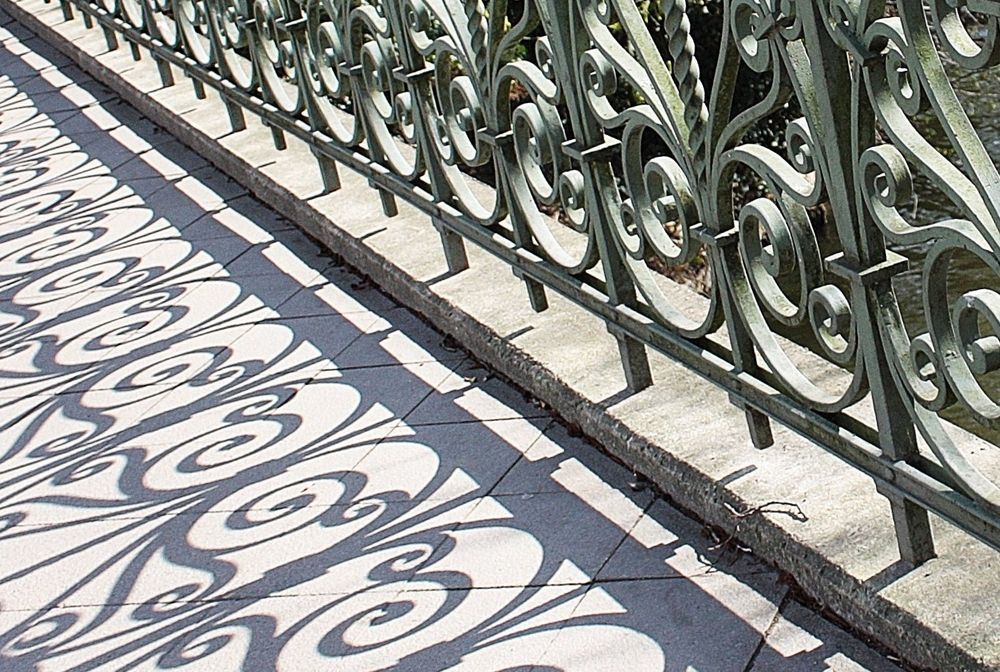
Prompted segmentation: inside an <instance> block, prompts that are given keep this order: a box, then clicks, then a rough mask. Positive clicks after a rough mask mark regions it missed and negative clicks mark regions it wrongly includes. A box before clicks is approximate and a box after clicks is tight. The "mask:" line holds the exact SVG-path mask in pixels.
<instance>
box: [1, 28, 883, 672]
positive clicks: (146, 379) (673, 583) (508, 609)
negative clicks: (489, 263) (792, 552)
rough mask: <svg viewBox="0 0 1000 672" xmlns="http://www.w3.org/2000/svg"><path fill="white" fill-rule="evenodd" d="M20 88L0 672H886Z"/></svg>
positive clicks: (751, 567)
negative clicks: (186, 671) (869, 668)
mask: <svg viewBox="0 0 1000 672" xmlns="http://www.w3.org/2000/svg"><path fill="white" fill-rule="evenodd" d="M11 30H16V29H11ZM0 49H3V50H6V46H5V47H4V48H0ZM3 50H0V57H2V58H3V59H4V62H5V63H8V62H14V63H22V61H19V59H14V58H12V56H11V54H10V53H9V52H8V53H6V54H4V53H3ZM50 58H52V59H53V60H55V59H56V57H55V56H54V55H52V56H50ZM38 82H39V80H38V78H37V76H31V75H30V73H27V76H26V79H25V80H17V81H15V82H14V83H13V85H12V84H11V83H9V82H8V83H0V86H2V87H3V88H0V100H2V102H0V115H2V116H0V146H2V148H3V149H2V152H0V184H2V185H3V188H2V189H3V190H2V193H0V372H2V373H0V396H2V397H3V413H2V425H0V445H3V447H4V449H3V454H2V456H0V549H2V550H0V667H2V668H3V669H4V670H9V671H11V672H13V671H15V670H37V669H56V668H58V669H74V670H85V669H98V668H101V669H105V668H114V669H134V668H142V669H150V668H155V669H168V668H175V667H185V666H189V665H190V666H194V667H196V668H197V669H213V670H216V669H254V670H264V669H319V668H318V667H317V666H318V665H324V666H332V667H326V668H325V669H352V670H360V669H390V668H391V669H400V670H402V669H408V670H433V669H445V668H451V667H452V666H455V667H456V668H458V669H469V670H484V669H498V670H499V669H503V670H507V672H513V671H514V670H526V669H529V668H530V669H536V670H539V669H540V670H571V669H574V670H575V669H580V667H581V666H584V665H585V664H586V665H591V666H594V669H628V668H629V667H635V668H636V669H644V670H645V669H669V670H682V669H698V670H728V669H732V670H737V669H744V667H745V666H747V663H748V661H751V660H753V661H755V663H756V664H757V667H755V668H754V669H793V667H794V668H796V669H798V667H799V666H801V668H802V669H812V667H813V666H814V665H817V664H825V663H824V661H832V660H833V659H835V658H844V657H846V656H850V655H857V656H859V661H863V662H865V663H866V664H871V665H876V666H877V665H879V664H880V663H879V662H878V660H877V659H873V658H871V657H870V652H867V653H866V652H864V651H861V652H860V653H859V652H852V651H850V646H849V645H848V644H845V643H844V642H846V641H847V639H846V638H843V636H842V635H837V634H835V633H834V630H833V628H831V627H830V626H829V625H825V624H823V622H822V621H821V620H820V619H818V618H817V617H816V616H815V615H814V614H811V613H810V612H808V611H807V610H805V609H802V608H800V607H797V606H796V605H794V604H791V606H790V607H789V608H788V609H787V610H783V612H782V615H780V616H779V614H778V608H779V604H783V605H788V604H789V601H788V599H786V596H787V594H788V588H787V586H785V585H783V584H782V582H781V579H780V577H779V576H778V575H777V574H776V573H775V572H774V571H773V570H771V569H770V568H768V567H766V566H764V565H761V564H759V563H758V562H757V561H755V560H753V559H752V558H750V557H749V556H743V555H741V554H739V553H738V552H737V551H734V550H733V549H732V548H728V547H723V548H715V542H714V541H713V540H712V539H710V538H708V537H706V536H705V535H704V534H703V531H702V530H701V529H700V528H699V526H698V525H696V524H694V523H693V522H692V521H690V520H689V519H687V518H685V517H684V516H683V515H681V514H679V513H678V512H677V511H676V510H674V509H672V508H671V507H670V506H669V504H667V503H665V502H663V501H662V500H657V499H656V498H655V497H654V496H653V495H652V493H650V492H649V491H641V492H633V491H631V490H630V489H629V488H628V487H627V481H628V476H629V474H628V472H626V471H625V470H624V469H622V468H621V467H619V466H618V465H616V464H615V463H613V462H611V461H610V460H609V459H607V458H606V457H604V456H602V455H601V454H600V453H598V452H597V451H593V450H589V449H587V448H586V447H585V446H584V445H583V444H582V442H581V441H580V440H578V439H575V438H573V437H571V436H570V435H569V434H568V433H567V432H566V430H565V429H564V428H562V427H561V426H560V425H558V424H557V423H553V422H552V421H551V419H550V418H548V417H547V416H546V415H545V413H543V412H541V411H539V410H538V409H537V408H535V407H533V406H532V405H531V404H530V403H529V402H528V401H527V400H525V399H522V398H520V396H519V395H518V394H517V393H515V392H513V391H511V389H510V388H508V387H507V386H506V385H504V384H503V383H501V382H499V381H497V380H496V379H489V378H488V374H487V373H486V372H484V371H483V370H480V369H477V368H476V365H475V364H474V362H472V361H471V360H469V359H467V358H465V356H464V355H463V354H461V353H457V352H454V351H451V350H449V349H447V348H444V347H442V346H441V345H440V336H438V335H437V334H435V333H434V332H432V331H431V330H430V329H429V328H427V327H425V326H422V325H421V323H420V322H419V320H417V319H416V318H415V317H414V316H412V315H411V314H409V313H407V312H406V311H405V310H404V309H401V308H395V307H393V306H392V305H391V304H390V303H389V302H388V300H387V299H385V298H384V297H383V296H381V295H380V294H378V293H377V292H376V291H375V290H372V289H370V288H366V287H364V286H363V281H361V280H360V279H359V278H357V277H355V276H352V275H351V273H350V272H349V271H347V270H344V269H341V268H339V267H337V266H336V264H335V263H332V262H331V260H329V259H325V258H323V257H322V256H321V255H320V254H318V252H317V251H316V250H315V249H310V247H309V244H308V241H307V240H306V239H305V238H304V237H303V236H301V234H299V233H297V232H296V231H294V230H292V229H291V228H289V227H287V225H285V224H283V223H282V222H281V221H280V219H277V218H275V217H274V216H273V214H267V213H266V211H265V210H264V209H263V208H261V207H260V206H259V205H257V204H255V203H254V202H253V200H252V199H250V198H248V197H246V196H243V195H242V190H241V189H240V188H238V187H236V186H235V185H233V184H227V183H226V182H225V181H224V180H221V181H220V180H219V178H218V175H217V174H215V173H213V172H211V170H209V169H206V168H205V166H204V164H203V162H202V161H201V160H200V159H197V158H195V157H194V156H193V155H191V154H190V153H188V152H186V151H183V150H181V149H180V148H178V147H176V146H175V145H174V144H173V141H171V140H170V139H169V138H166V137H163V136H162V135H158V134H157V133H156V132H155V129H154V128H153V127H152V126H151V125H150V124H148V123H145V122H144V121H143V120H141V119H139V118H136V117H134V116H133V117H130V118H127V120H126V125H124V126H115V127H114V128H111V129H108V128H102V122H97V123H95V122H92V121H88V119H89V117H88V115H89V114H90V113H94V116H95V117H99V118H100V119H102V120H105V119H106V117H105V116H104V113H103V112H102V111H103V110H105V109H107V108H108V107H114V106H115V105H114V104H113V103H111V104H107V101H109V100H110V98H111V96H110V93H109V92H107V91H104V90H101V89H100V88H99V87H96V88H95V87H94V86H93V85H91V84H80V85H79V86H77V85H75V84H74V85H73V86H74V88H73V91H74V93H75V94H78V95H79V94H80V92H81V91H83V92H86V93H88V94H90V95H91V96H93V97H94V98H95V101H96V100H103V101H105V102H104V103H101V104H98V103H97V102H95V103H94V104H93V105H91V106H89V107H86V108H83V109H76V106H77V105H78V103H76V102H72V101H69V102H70V104H67V101H68V99H67V98H65V97H64V96H62V95H55V96H41V97H39V100H41V101H42V103H41V104H37V103H36V102H34V100H33V99H32V98H31V97H29V96H24V95H19V94H18V93H17V92H18V91H23V90H24V89H25V88H30V86H31V83H38ZM81 87H82V88H81ZM42 88H43V89H44V88H45V87H42ZM50 112H51V113H52V115H53V116H54V117H55V118H56V119H57V120H58V121H57V122H56V123H55V125H54V126H52V125H47V124H48V123H49V122H48V121H47V120H50V119H51V117H49V116H48V115H49V113H50ZM62 112H67V114H65V115H63V114H61V113H62ZM115 114H121V115H128V114H132V115H134V114H135V113H134V112H131V111H129V110H128V108H125V107H118V109H117V110H116V113H115ZM67 129H72V132H67ZM116 130H117V131H118V134H119V135H118V136H116V134H115V131H116ZM119 137H120V138H128V140H127V141H125V140H119V139H118V138H119ZM77 140H80V141H81V142H82V147H81V145H80V144H77V142H76V141H77ZM84 140H85V142H84ZM137 148H138V149H137ZM137 151H145V152H146V154H141V155H140V156H138V160H139V161H140V163H136V161H137V158H136V152H137ZM144 156H145V159H143V157H144ZM123 157H127V158H126V159H125V160H123ZM154 159H155V162H154ZM154 163H155V166H158V167H154ZM109 166H114V168H112V169H111V170H110V171H109V170H108V167H109ZM164 166H167V167H168V168H166V169H165V168H164ZM163 170H166V172H165V173H164V172H157V171H163ZM129 171H132V173H131V175H132V176H131V177H129V178H124V177H122V176H125V175H129V174H130V172H129ZM170 171H175V172H170ZM226 227H229V228H226ZM303 260H305V261H303ZM352 285H353V286H352ZM470 380H471V382H470ZM497 549H502V553H503V554H502V555H500V554H499V553H498V551H497ZM764 633H767V634H768V635H769V636H768V638H767V639H766V640H765V639H764ZM827 635H829V639H827ZM581 655H585V656H587V658H588V659H586V660H582V659H580V657H579V656H581ZM865 656H869V658H867V659H866V658H865ZM508 661H509V662H508ZM524 661H529V662H531V663H532V665H525V662H524ZM534 663H538V666H534ZM881 664H884V663H881ZM53 666H54V667H53ZM886 669H887V668H886Z"/></svg>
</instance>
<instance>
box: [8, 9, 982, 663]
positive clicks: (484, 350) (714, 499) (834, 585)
mask: <svg viewBox="0 0 1000 672" xmlns="http://www.w3.org/2000/svg"><path fill="white" fill-rule="evenodd" d="M49 7H51V8H53V9H52V11H53V12H58V6H57V5H54V4H53V5H49ZM0 9H3V10H4V11H6V12H8V13H9V14H10V15H11V16H13V17H14V18H16V19H17V20H18V21H19V22H21V24H22V25H24V26H26V27H27V28H28V29H30V30H31V31H32V32H34V33H36V34H37V35H39V36H40V37H41V38H42V39H43V40H44V41H45V42H47V43H48V44H50V45H52V46H53V47H55V48H57V49H58V50H59V51H61V52H62V53H63V54H65V55H66V56H67V57H69V58H70V59H71V60H73V61H74V62H75V63H77V64H78V65H79V66H80V67H81V68H82V69H83V70H84V71H86V72H87V73H89V74H90V75H91V76H93V77H94V78H95V79H96V80H98V81H100V82H101V83H103V84H104V85H106V86H108V87H110V88H111V89H113V90H114V91H115V92H116V93H118V95H119V96H120V97H121V98H122V99H123V100H125V101H126V102H128V103H129V104H130V105H132V106H133V107H135V108H136V109H137V110H139V111H140V112H141V113H142V114H143V115H145V116H146V117H148V118H149V119H150V120H151V121H153V122H155V123H156V124H158V125H159V126H161V127H163V128H164V129H165V130H167V131H168V132H169V133H171V134H172V135H173V136H175V137H176V138H178V139H179V140H180V141H181V142H183V143H184V144H186V145H187V146H189V147H190V148H191V149H192V150H194V151H195V152H196V153H198V154H199V155H201V156H202V157H204V158H205V159H206V160H208V161H210V162H211V163H212V164H214V165H215V166H217V167H218V168H219V169H220V170H222V171H223V172H225V173H226V174H228V175H229V176H230V177H232V178H233V179H234V180H236V181H237V182H239V183H241V184H242V185H243V186H245V187H246V188H247V189H248V190H249V191H250V192H251V193H253V194H254V195H255V196H256V197H257V198H259V199H260V200H262V201H263V202H265V203H266V204H268V205H269V206H270V207H271V208H273V209H275V210H277V211H279V212H281V213H282V214H283V215H284V216H286V217H287V218H288V219H290V220H291V221H293V222H295V223H296V224H297V225H298V226H300V227H301V228H302V229H303V230H304V231H305V232H307V233H308V234H310V235H311V236H313V237H315V238H316V239H318V240H320V241H321V242H322V243H323V244H324V245H325V246H327V247H328V248H329V249H330V250H332V251H335V253H336V254H337V255H339V256H340V257H342V258H343V259H344V261H346V262H347V263H348V264H349V265H351V266H353V267H354V268H356V269H357V270H359V271H360V272H361V273H363V274H364V275H366V276H368V277H370V278H371V279H372V280H373V281H374V282H375V283H376V284H377V285H379V286H380V287H381V288H382V289H383V290H384V291H385V292H386V293H388V294H389V295H391V296H392V297H393V298H394V299H395V300H396V301H398V302H399V303H401V304H403V305H405V306H408V307H409V308H411V309H413V310H415V311H417V312H419V313H421V314H422V315H423V316H424V317H425V318H426V319H427V321H428V322H430V323H431V324H432V325H434V326H435V327H436V328H438V329H439V330H441V331H443V332H445V333H447V334H449V335H450V336H452V337H454V338H455V339H456V340H457V341H458V342H459V343H460V344H461V345H462V346H463V347H464V348H466V349H468V350H470V351H471V352H473V353H475V356H476V357H478V358H479V359H481V360H483V361H484V362H486V363H487V364H488V365H490V366H491V367H493V368H495V369H496V370H497V371H498V372H500V373H501V374H502V375H504V376H505V377H507V378H508V379H510V380H512V381H513V382H514V383H515V384H516V385H518V386H520V387H521V388H523V389H525V390H526V391H528V392H529V393H531V394H532V395H534V396H535V397H537V398H538V399H540V400H542V401H544V402H545V403H546V404H548V406H550V407H551V408H552V409H553V410H554V411H555V412H556V413H557V414H559V415H560V416H562V418H564V419H565V420H566V421H567V422H569V423H572V424H574V425H577V426H579V427H580V429H581V431H582V432H583V433H584V434H585V435H587V436H588V437H590V438H591V439H593V440H594V441H595V442H597V443H598V444H600V445H601V446H603V448H604V449H605V450H607V451H608V452H610V453H612V454H613V455H615V456H616V457H618V458H619V459H621V460H623V461H624V462H626V463H627V464H629V465H634V467H635V468H636V470H637V471H638V472H639V473H642V474H643V475H645V476H646V477H647V478H649V479H650V480H651V481H652V482H654V483H655V484H656V485H657V486H659V487H660V488H661V489H662V490H663V491H664V492H666V493H669V496H670V497H671V498H672V499H673V500H675V502H676V503H677V504H678V505H680V506H681V507H683V508H685V509H687V510H688V511H690V512H691V513H692V514H693V515H695V516H697V517H698V518H700V519H702V520H704V521H706V522H708V523H709V524H711V525H715V526H717V527H719V528H722V529H723V530H726V531H727V533H728V532H733V531H735V536H736V537H737V538H738V539H739V540H740V541H741V542H742V543H744V544H746V545H748V546H750V547H751V548H753V549H754V552H755V553H756V554H758V555H759V556H760V557H762V558H764V559H766V560H768V561H769V562H771V563H773V564H774V565H775V566H777V567H778V568H779V569H781V570H783V571H785V572H787V573H788V574H790V575H791V577H793V578H794V580H795V581H796V582H797V583H798V585H799V586H800V587H801V588H802V590H803V591H804V592H805V593H806V594H807V595H809V596H810V597H811V598H812V599H814V600H816V601H818V602H819V603H820V604H821V605H823V606H825V607H827V608H828V609H830V610H831V611H832V612H833V613H835V614H836V615H837V616H839V617H840V618H842V619H843V620H844V621H846V622H847V623H848V624H849V625H850V626H852V627H854V628H856V629H857V630H859V631H860V632H862V633H864V634H867V635H869V636H871V637H873V638H875V639H877V640H878V641H879V642H881V643H882V644H883V645H885V646H887V647H888V648H890V649H891V650H893V651H896V652H899V654H900V656H901V657H902V658H903V659H904V660H907V661H908V662H910V663H912V664H914V665H918V666H925V667H930V668H933V669H944V670H1000V651H998V650H997V649H996V648H994V647H993V646H991V645H990V643H989V641H986V644H984V645H983V646H981V647H978V648H975V649H972V648H971V647H967V646H965V645H964V644H963V641H958V640H959V637H958V636H957V635H954V633H949V632H948V629H947V624H941V623H937V622H934V623H931V622H928V621H927V620H926V619H925V618H922V617H921V615H920V614H918V613H917V611H916V610H913V609H909V608H908V606H907V605H906V604H903V603H901V602H900V601H898V600H897V599H889V598H887V597H885V596H884V595H883V594H882V590H881V588H883V587H884V586H872V585H871V582H870V581H863V580H862V579H860V578H859V577H857V576H855V575H854V574H852V573H851V572H849V571H847V570H846V569H845V568H844V567H843V566H842V565H841V564H839V563H837V562H835V561H833V560H831V559H830V558H828V557H827V556H826V555H824V553H823V552H822V550H821V549H820V548H818V547H817V546H815V545H812V544H809V543H807V541H804V540H802V539H800V538H798V536H796V535H795V534H794V533H793V532H791V531H790V530H789V528H787V527H785V526H782V525H781V524H779V523H778V522H776V519H775V518H774V517H769V516H765V515H752V516H747V517H743V516H741V515H738V514H737V513H736V512H739V511H744V512H745V511H750V510H752V509H754V507H755V506H756V507H759V506H760V504H761V502H759V501H757V502H755V501H748V500H747V498H745V497H744V496H742V495H741V494H740V493H738V492H736V491H735V490H734V489H732V488H731V487H729V486H728V485H727V484H725V483H722V482H719V481H717V480H715V479H713V478H711V477H710V476H709V475H708V474H706V473H705V471H704V470H703V469H701V468H700V467H698V466H696V465H694V464H692V463H691V462H690V461H689V460H687V459H685V458H684V457H683V456H679V455H676V454H674V453H673V452H671V449H670V447H669V446H665V445H662V443H663V442H662V441H658V440H656V439H655V438H653V437H652V432H649V431H647V429H648V428H645V427H641V426H632V425H631V424H629V423H628V422H626V421H625V420H623V419H621V418H620V417H617V416H616V415H614V414H613V413H612V412H610V411H609V409H608V407H607V406H605V405H602V404H599V403H595V402H593V401H591V400H590V399H588V398H587V397H586V396H585V395H584V394H582V393H580V392H579V391H577V390H575V389H574V388H573V387H571V386H570V384H569V383H567V382H566V381H564V380H563V378H562V377H560V375H559V374H557V373H556V372H555V371H553V370H552V369H551V368H550V367H549V366H548V365H547V364H546V362H544V361H541V360H540V359H538V358H536V357H535V356H534V355H532V354H530V353H528V352H526V351H525V350H524V349H522V348H520V347H518V346H517V345H514V344H512V343H511V342H510V341H509V340H507V339H506V338H505V337H503V336H502V335H501V334H500V333H498V332H497V331H496V330H495V329H493V328H491V327H490V326H488V325H487V324H485V323H484V322H482V321H480V320H479V319H477V316H476V315H473V314H470V313H469V312H466V311H465V310H464V309H463V308H461V307H459V306H458V305H456V304H455V303H454V302H453V301H451V300H450V299H448V298H446V297H444V296H442V295H440V294H439V293H437V292H436V291H435V290H434V288H433V287H432V286H431V285H430V284H429V283H427V282H422V281H420V280H419V279H417V278H415V277H413V276H412V275H411V274H409V273H408V272H407V271H405V270H404V269H403V268H401V267H400V266H398V265H397V264H395V263H394V262H393V260H392V259H389V258H386V257H384V256H381V255H380V253H379V252H377V251H375V250H373V249H372V248H371V247H370V246H368V245H367V244H366V243H365V241H364V240H362V239H360V238H358V237H355V236H352V235H350V234H349V233H348V232H346V231H345V230H344V229H343V228H341V227H340V226H338V225H337V224H336V223H335V222H334V221H331V219H330V218H328V217H327V216H326V215H325V214H324V213H323V212H320V211H319V210H317V209H316V208H315V207H313V205H312V204H310V203H309V202H308V201H306V200H303V199H301V198H299V197H298V196H296V194H295V193H294V192H293V190H292V189H291V188H289V187H288V186H286V185H284V184H282V183H280V182H278V181H277V180H275V179H273V178H271V177H269V176H268V175H266V174H265V173H264V172H262V170H260V169H258V168H256V167H255V166H254V165H252V164H251V163H250V162H248V161H246V160H244V159H242V158H240V157H239V156H236V155H235V154H234V153H232V152H231V151H230V150H228V149H227V148H226V147H225V146H223V144H221V143H220V142H219V141H218V140H215V139H213V138H212V137H210V136H209V135H207V134H206V133H205V132H203V130H202V129H200V128H197V127H195V125H193V124H192V123H190V122H189V120H187V119H185V118H184V117H183V116H182V115H181V114H179V113H177V112H175V111H173V110H171V109H169V108H168V107H167V106H165V105H163V104H162V103H160V102H158V101H157V100H156V99H154V98H153V97H151V96H149V95H147V94H145V93H143V92H142V91H141V90H139V89H138V88H136V86H135V85H134V84H132V83H130V82H129V81H128V80H127V79H126V78H125V77H124V76H122V75H121V74H120V73H119V72H117V71H116V70H115V69H113V68H111V67H109V66H108V65H107V64H105V63H104V62H102V58H101V56H100V55H98V56H94V55H91V54H90V53H88V52H87V51H85V50H84V48H83V47H81V46H79V45H78V44H76V43H74V42H72V41H69V40H68V39H67V38H66V37H65V36H63V35H62V34H61V33H60V32H59V30H58V28H56V27H53V26H50V25H48V24H47V23H46V22H45V21H44V20H43V19H42V18H40V17H38V16H36V15H34V14H32V13H30V12H28V11H26V10H25V9H24V8H22V7H20V6H19V5H18V4H17V3H16V2H13V1H12V0H0ZM67 25H69V24H67ZM179 85H183V82H179ZM248 121H252V120H249V119H248ZM313 169H314V167H313V166H310V170H313ZM371 197H372V199H375V198H376V197H375V195H374V192H372V194H371ZM428 229H430V225H429V223H428ZM615 375H616V376H617V375H619V374H618V372H617V371H616V372H615ZM970 580H975V579H971V578H970ZM945 620H947V619H945ZM998 627H1000V626H998ZM981 634H982V635H983V637H984V638H985V640H989V638H991V637H993V636H994V634H993V633H981ZM996 636H997V637H1000V635H996ZM966 641H967V640H966Z"/></svg>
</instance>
